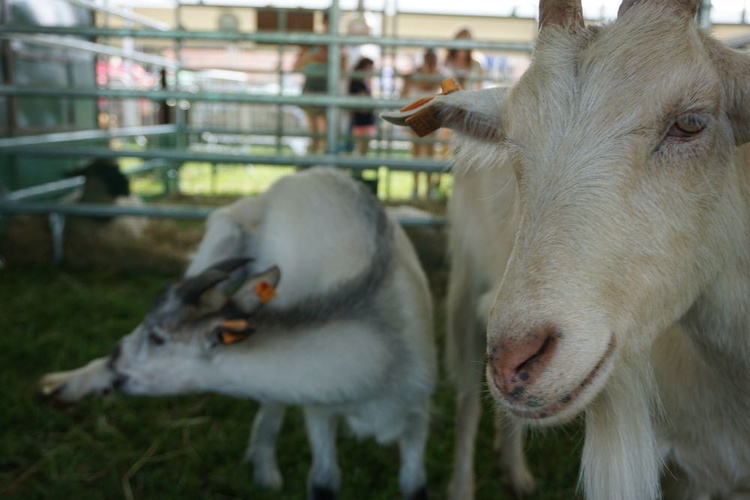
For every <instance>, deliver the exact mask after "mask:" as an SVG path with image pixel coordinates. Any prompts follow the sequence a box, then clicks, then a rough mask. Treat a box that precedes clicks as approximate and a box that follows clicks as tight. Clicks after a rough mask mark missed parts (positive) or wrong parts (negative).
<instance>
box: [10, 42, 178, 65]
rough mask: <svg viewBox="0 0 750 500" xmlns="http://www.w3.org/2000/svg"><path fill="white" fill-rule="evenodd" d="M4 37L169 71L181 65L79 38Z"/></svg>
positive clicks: (167, 59)
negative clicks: (109, 57)
mask: <svg viewBox="0 0 750 500" xmlns="http://www.w3.org/2000/svg"><path fill="white" fill-rule="evenodd" d="M0 36H2V37H8V38H12V39H13V40H17V41H19V42H24V43H30V44H34V45H43V46H46V47H62V48H66V49H73V50H81V51H84V52H92V53H94V54H100V55H105V56H118V57H122V58H123V59H128V60H131V61H137V62H141V63H144V64H152V65H154V66H161V67H164V68H169V69H178V68H179V67H180V65H179V63H177V61H175V60H173V59H169V58H166V57H160V56H153V55H150V54H144V53H142V52H132V51H125V50H121V49H118V48H116V47H112V46H110V45H103V44H101V43H94V42H87V41H86V40H80V39H78V38H74V37H69V36H59V35H47V34H35V35H27V34H15V35H12V36H11V35H0Z"/></svg>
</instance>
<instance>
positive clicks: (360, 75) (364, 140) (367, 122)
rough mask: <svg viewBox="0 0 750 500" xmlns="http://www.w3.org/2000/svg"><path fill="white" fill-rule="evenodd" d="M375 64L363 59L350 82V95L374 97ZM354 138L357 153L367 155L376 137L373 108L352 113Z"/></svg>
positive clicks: (356, 110)
mask: <svg viewBox="0 0 750 500" xmlns="http://www.w3.org/2000/svg"><path fill="white" fill-rule="evenodd" d="M374 69H375V62H374V61H373V60H372V59H370V58H369V57H361V58H360V59H359V61H357V64H356V65H355V66H354V69H353V74H352V78H351V80H350V82H349V95H353V96H359V97H372V83H371V77H372V72H373V70H374ZM351 130H352V136H353V137H354V139H355V141H356V152H357V154H359V155H362V156H364V155H366V154H367V150H368V149H369V147H370V139H371V138H372V137H374V136H375V111H374V110H373V109H372V108H360V109H355V110H353V111H352V116H351Z"/></svg>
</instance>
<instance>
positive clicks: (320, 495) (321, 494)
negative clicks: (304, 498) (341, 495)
mask: <svg viewBox="0 0 750 500" xmlns="http://www.w3.org/2000/svg"><path fill="white" fill-rule="evenodd" d="M337 497H338V493H337V492H336V491H334V490H332V489H331V488H328V487H327V486H313V487H312V491H311V492H310V500H336V498H337Z"/></svg>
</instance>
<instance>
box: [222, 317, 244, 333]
mask: <svg viewBox="0 0 750 500" xmlns="http://www.w3.org/2000/svg"><path fill="white" fill-rule="evenodd" d="M248 325H249V323H248V322H247V320H246V319H227V320H224V322H223V323H222V324H221V327H222V328H224V329H227V330H236V331H240V330H247V327H248Z"/></svg>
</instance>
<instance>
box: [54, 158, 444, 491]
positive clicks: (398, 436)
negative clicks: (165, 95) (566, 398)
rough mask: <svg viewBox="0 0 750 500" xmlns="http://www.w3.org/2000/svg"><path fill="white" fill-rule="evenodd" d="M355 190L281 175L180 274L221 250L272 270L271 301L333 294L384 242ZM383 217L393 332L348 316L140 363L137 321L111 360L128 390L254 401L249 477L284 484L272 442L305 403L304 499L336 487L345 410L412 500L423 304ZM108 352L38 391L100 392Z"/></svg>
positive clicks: (425, 383) (413, 262)
mask: <svg viewBox="0 0 750 500" xmlns="http://www.w3.org/2000/svg"><path fill="white" fill-rule="evenodd" d="M363 190H364V187H363V186H359V185H358V184H356V181H353V180H352V179H351V178H349V177H348V176H347V175H346V174H344V173H340V172H338V171H335V170H333V169H328V168H313V169H310V170H307V171H304V172H301V173H298V174H295V175H293V176H289V177H285V178H282V179H281V180H279V181H278V182H277V183H275V184H274V185H273V186H272V187H271V188H270V189H269V190H268V191H267V192H266V193H264V194H263V195H261V196H258V197H253V198H246V199H242V200H240V201H238V202H236V203H234V204H232V205H229V206H227V207H224V208H221V209H218V210H216V211H215V212H213V213H212V214H211V216H210V217H209V219H208V222H207V230H206V233H205V236H204V238H203V240H202V241H201V244H200V246H199V249H198V252H197V254H196V255H195V256H194V258H193V259H192V262H191V263H190V266H189V267H188V270H187V272H186V275H187V276H188V277H190V276H196V275H199V274H200V273H202V272H203V271H204V270H206V269H207V268H210V267H211V266H212V265H213V264H215V263H216V262H218V261H221V260H223V259H225V258H228V257H236V256H249V257H252V258H253V259H254V260H253V263H252V267H253V269H265V268H267V267H269V266H278V267H279V268H280V270H281V274H282V277H281V281H280V283H279V284H278V287H277V289H276V290H277V294H276V297H275V298H274V299H273V300H272V301H271V302H270V303H269V304H268V305H267V306H266V307H269V308H276V309H282V308H284V307H287V306H293V305H295V304H298V303H300V302H301V301H303V300H305V299H306V298H309V297H313V296H315V295H316V294H319V293H321V291H325V290H331V289H333V288H335V287H337V286H338V285H339V284H340V283H342V282H344V281H346V280H349V279H351V278H353V277H355V276H357V275H358V274H359V273H360V272H362V271H363V269H365V268H366V267H367V266H368V265H369V263H370V259H371V257H372V255H373V252H374V250H373V247H374V245H376V244H377V239H378V238H381V237H382V235H377V234H375V233H374V227H373V221H371V220H367V219H363V216H362V215H361V213H360V212H359V211H358V210H357V209H356V208H355V205H356V203H358V198H359V197H361V196H363V193H364V191H363ZM367 196H369V195H367ZM375 203H376V202H375ZM387 224H388V225H389V226H390V228H391V229H392V231H393V235H394V243H393V252H392V260H391V261H390V262H389V264H388V266H390V267H391V268H392V270H391V271H390V274H389V275H388V277H387V278H386V280H385V281H384V282H383V284H382V285H381V287H382V289H380V290H378V291H377V294H376V295H375V297H376V298H375V299H374V300H377V301H379V302H382V304H381V307H380V308H381V310H382V309H383V308H384V307H385V308H387V309H388V310H387V315H388V316H389V318H391V319H393V321H395V324H397V325H399V327H398V329H397V331H395V333H394V334H392V335H390V336H387V335H384V332H381V331H377V329H376V328H375V327H374V325H375V324H377V323H373V322H371V321H370V322H368V320H370V319H371V318H350V319H344V320H343V321H337V322H333V323H326V324H322V325H317V326H313V327H302V328H301V329H298V331H293V332H288V333H287V332H276V334H275V335H270V336H269V335H263V334H262V333H260V334H254V336H253V337H251V339H250V340H248V341H245V342H242V343H240V344H237V345H230V346H221V347H219V348H218V349H219V350H217V351H216V353H215V354H212V358H211V359H210V361H209V362H202V361H201V360H200V359H199V358H200V356H201V354H200V349H199V347H200V346H196V345H195V344H199V343H202V342H203V341H202V340H201V339H200V338H195V339H192V340H187V341H185V342H182V343H181V342H179V341H178V340H176V341H174V342H167V344H168V345H169V346H170V347H169V348H170V349H173V350H172V354H170V357H171V360H170V363H161V364H159V363H157V362H156V361H154V362H153V366H149V363H150V361H149V359H139V356H140V357H141V358H143V357H145V358H148V357H149V356H148V355H144V354H143V353H142V352H141V351H139V350H138V349H139V347H138V346H137V343H138V342H141V344H142V343H143V342H142V341H143V340H144V339H143V338H142V337H143V336H144V333H143V332H139V328H141V327H139V328H137V329H136V330H135V331H134V332H133V333H132V334H130V335H129V336H127V337H125V338H124V339H123V341H122V342H121V345H122V355H121V356H120V357H118V359H117V360H116V362H117V365H118V368H117V369H118V370H119V371H121V372H123V373H125V374H126V375H127V376H128V380H127V383H126V384H125V385H124V386H123V390H125V391H126V392H129V393H132V394H169V393H180V392H188V391H211V392H219V393H224V394H230V395H233V396H238V397H250V398H254V399H257V400H259V401H260V402H261V407H260V409H259V411H258V413H257V415H256V418H255V422H254V424H253V430H252V433H251V439H250V443H249V446H248V450H247V458H248V459H250V460H251V461H252V462H253V463H254V466H255V478H256V481H258V482H259V483H261V484H264V485H266V486H270V487H276V488H278V487H281V485H282V475H281V473H280V471H279V468H278V465H277V463H276V456H275V455H276V451H275V442H276V436H277V434H278V432H279V428H280V426H281V422H282V419H283V416H284V407H285V405H287V404H298V405H302V406H303V407H304V413H305V421H306V426H307V431H308V437H309V439H310V444H311V447H312V452H313V453H312V454H313V463H312V467H311V470H310V476H309V485H310V491H309V493H308V494H310V495H313V491H312V490H313V488H315V487H319V486H323V487H325V488H326V489H329V490H333V491H336V490H338V487H339V484H340V472H339V467H338V463H337V460H336V447H335V434H336V421H337V418H338V417H343V418H344V419H345V420H346V421H347V423H348V424H349V427H350V428H351V429H352V431H353V432H354V433H355V434H356V435H357V436H374V437H375V438H376V440H377V441H378V442H381V443H387V442H391V441H394V440H397V441H398V442H399V446H400V451H401V469H400V477H399V481H400V486H401V490H402V492H403V493H404V495H405V496H407V497H408V496H410V495H412V494H418V493H419V490H420V488H422V487H424V486H425V484H426V475H425V469H424V460H423V453H424V447H425V443H426V439H427V433H428V421H429V398H430V395H431V393H432V390H433V387H434V384H435V376H436V373H435V372H436V367H435V349H434V342H433V338H432V303H431V297H430V293H429V289H428V285H427V280H426V278H425V276H424V273H423V271H422V269H421V266H420V264H419V262H418V259H417V256H416V254H415V252H414V249H413V247H412V246H411V243H410V242H409V240H408V238H407V236H406V234H405V233H404V231H403V230H402V229H401V227H400V226H399V225H398V224H397V223H396V222H395V221H394V220H392V219H390V218H389V219H388V220H387ZM255 335H258V337H257V338H255ZM194 336H195V337H199V336H197V335H194ZM172 344H174V346H173V347H172ZM244 344H248V345H244ZM166 347H167V345H164V346H160V348H166ZM139 353H140V354H139ZM106 360H107V358H101V359H100V360H95V361H94V362H92V364H90V365H87V367H84V368H82V369H79V370H74V371H70V372H60V373H55V374H50V375H47V376H46V377H44V378H43V379H42V390H43V392H45V393H48V394H54V396H55V397H56V398H58V399H62V400H69V401H70V400H77V399H79V398H80V397H83V396H84V395H86V394H87V393H90V392H100V391H101V390H103V389H106V388H108V387H109V386H111V385H112V378H113V374H112V373H111V371H110V370H109V369H108V368H107V361H106Z"/></svg>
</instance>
